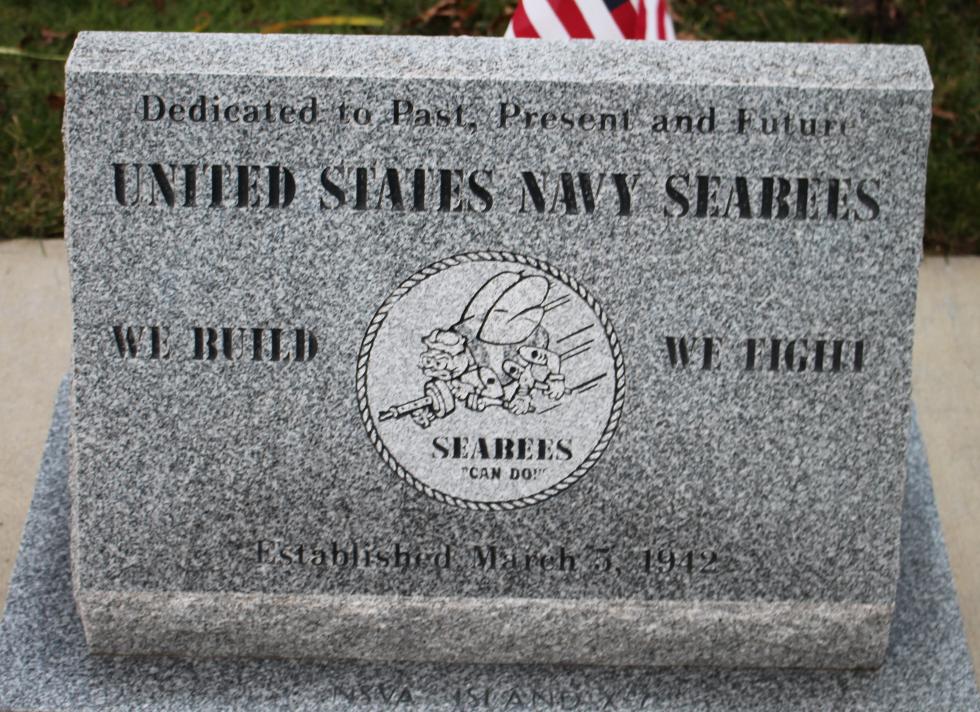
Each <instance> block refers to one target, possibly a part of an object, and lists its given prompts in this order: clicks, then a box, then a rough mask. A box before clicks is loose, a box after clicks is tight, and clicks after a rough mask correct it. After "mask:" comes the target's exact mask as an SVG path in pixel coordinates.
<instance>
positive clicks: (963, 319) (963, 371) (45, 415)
mask: <svg viewBox="0 0 980 712" xmlns="http://www.w3.org/2000/svg"><path fill="white" fill-rule="evenodd" d="M70 330H71V319H70V311H69V303H68V269H67V264H66V260H65V247H64V243H62V242H61V241H60V240H44V241H34V240H17V241H13V242H0V388H2V389H3V390H2V393H3V397H2V398H0V603H2V601H3V600H4V599H5V598H6V593H7V582H8V580H9V578H10V572H11V568H12V566H13V562H14V559H15V557H16V555H17V547H18V545H19V543H20V532H21V528H22V527H23V524H24V518H25V516H26V515H27V508H28V505H29V504H30V496H31V491H32V489H33V486H34V477H35V474H36V473H37V469H38V465H39V464H40V462H41V450H42V448H43V446H44V440H45V437H46V435H47V429H48V420H49V418H50V416H51V409H52V406H53V404H54V396H55V391H56V389H57V386H58V382H59V381H60V379H61V376H62V374H64V373H65V371H66V370H67V369H68V363H69V346H70V335H71V334H70ZM978 353H980V258H974V257H964V258H957V259H952V260H945V259H943V258H928V259H926V261H925V262H924V263H923V265H922V270H921V273H920V284H919V306H918V314H917V317H916V339H915V353H914V368H913V390H914V396H915V401H916V405H917V406H918V409H919V418H920V423H921V425H922V431H923V434H924V436H925V441H926V449H927V450H928V453H929V464H930V466H931V468H932V474H933V478H934V481H935V487H936V500H937V503H938V506H939V514H940V517H941V519H942V522H943V529H944V531H945V535H946V544H947V546H948V547H949V555H950V559H951V562H952V566H953V576H954V578H955V581H956V587H957V591H958V594H959V599H960V606H961V608H962V610H963V616H964V619H965V621H966V626H967V637H968V639H969V642H970V648H971V650H972V652H973V658H974V660H975V661H976V660H980V566H977V563H978V561H977V559H978V554H980V516H978V515H977V514H976V512H977V511H978V509H980V362H978V361H977V360H975V359H974V358H973V357H974V355H976V354H978Z"/></svg>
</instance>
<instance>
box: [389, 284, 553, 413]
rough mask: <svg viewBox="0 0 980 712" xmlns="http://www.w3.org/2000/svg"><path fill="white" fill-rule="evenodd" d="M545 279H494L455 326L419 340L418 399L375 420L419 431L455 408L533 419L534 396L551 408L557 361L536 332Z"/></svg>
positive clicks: (544, 307)
mask: <svg viewBox="0 0 980 712" xmlns="http://www.w3.org/2000/svg"><path fill="white" fill-rule="evenodd" d="M550 289H551V285H550V283H549V281H548V279H547V278H545V277H542V276H538V275H525V274H521V273H519V272H501V273H499V274H497V275H495V276H494V277H492V278H490V279H489V280H487V281H486V282H485V283H484V284H483V286H482V287H480V289H479V290H477V292H476V294H474V295H473V298H472V299H470V301H469V303H468V304H467V305H466V308H465V309H464V310H463V314H462V316H461V317H460V319H459V321H458V322H456V323H455V324H453V325H452V326H450V327H449V328H446V329H440V328H436V329H433V330H432V331H431V332H430V333H429V334H428V335H427V336H424V337H422V344H423V346H424V347H425V350H424V351H423V352H422V355H421V357H420V359H419V368H420V369H421V371H422V374H423V375H424V376H425V377H426V378H427V379H428V380H427V381H426V383H425V385H424V386H423V395H422V396H421V397H420V398H417V399H415V400H412V401H408V402H407V403H402V404H400V405H395V406H393V407H390V408H387V409H386V410H383V411H382V412H381V413H380V414H379V418H378V419H379V420H380V421H385V420H392V419H396V418H402V417H404V416H406V415H408V416H411V418H412V420H413V421H414V422H415V423H416V424H418V425H419V426H420V427H422V428H427V427H429V426H430V425H431V424H432V423H433V422H434V421H435V420H436V419H439V418H445V417H447V416H448V415H450V414H452V413H453V412H454V411H455V410H456V407H457V404H462V405H463V406H464V407H466V408H468V409H470V410H474V411H484V410H486V409H487V408H491V407H497V408H503V409H506V410H507V411H508V412H509V413H511V414H513V415H526V414H528V413H533V412H535V405H534V394H535V393H542V394H544V395H545V396H547V397H548V398H550V399H551V400H553V401H558V400H561V399H562V398H563V397H564V396H565V376H564V375H563V374H562V372H561V357H560V356H559V355H558V354H557V353H556V352H555V351H553V350H551V349H549V342H550V338H551V337H550V334H549V333H548V330H547V329H546V328H545V327H544V326H542V324H541V321H542V319H543V318H544V315H545V313H546V312H547V311H548V310H549V309H552V308H555V307H556V306H560V304H561V303H562V299H557V300H555V301H554V302H552V303H550V304H549V303H548V302H547V298H548V292H549V291H550Z"/></svg>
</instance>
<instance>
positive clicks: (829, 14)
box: [0, 0, 980, 253]
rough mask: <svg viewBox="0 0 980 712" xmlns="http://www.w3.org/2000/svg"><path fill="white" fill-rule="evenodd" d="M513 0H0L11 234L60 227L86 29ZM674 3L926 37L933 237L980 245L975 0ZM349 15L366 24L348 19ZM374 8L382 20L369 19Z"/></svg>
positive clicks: (805, 25)
mask: <svg viewBox="0 0 980 712" xmlns="http://www.w3.org/2000/svg"><path fill="white" fill-rule="evenodd" d="M515 2H516V0H510V2H509V3H508V2H507V0H493V1H491V2H477V1H476V0H439V1H438V2H435V3H434V4H433V3H432V0H359V2H357V3H344V2H340V1H339V0H289V1H288V2H287V1H285V0H270V1H264V2H256V1H249V0H244V1H240V2H236V1H234V0H210V1H209V2H204V0H192V1H189V2H186V1H185V2H175V1H174V0H169V1H168V0H94V1H92V2H80V1H78V0H74V1H71V2H57V1H55V0H38V1H36V2H29V1H28V0H0V47H6V48H8V50H6V52H4V51H0V238H5V237H19V236H39V237H40V236H58V235H60V234H62V230H63V223H62V214H61V209H62V202H63V200H64V191H63V174H62V170H63V156H62V147H61V109H62V105H63V102H64V96H63V82H64V76H63V72H62V63H61V61H60V59H59V58H63V57H64V56H66V55H67V54H68V52H69V50H70V49H71V45H72V42H73V41H74V36H75V34H76V33H77V32H78V31H79V30H82V29H88V30H121V29H126V30H151V31H152V30H156V31H163V30H167V31H184V32H190V31H205V32H259V31H261V30H262V29H263V28H267V27H269V26H271V25H275V24H280V25H281V23H288V25H287V28H286V30H285V31H288V32H358V33H367V32H382V33H412V34H447V33H451V34H489V35H499V34H502V33H503V31H504V28H505V27H506V23H507V19H508V17H507V12H508V11H509V10H510V9H512V7H513V4H514V3H515ZM673 11H674V14H675V17H676V24H677V28H678V30H679V32H680V33H681V35H682V36H683V37H689V38H692V39H693V38H697V39H733V40H766V41H786V42H828V41H829V42H897V43H912V44H921V45H923V47H925V50H926V53H927V55H928V56H929V63H930V66H931V68H932V73H933V77H934V79H935V84H936V91H935V99H934V104H935V112H934V117H933V134H932V145H931V152H930V157H929V187H928V196H927V234H926V244H927V246H929V247H932V248H935V249H941V250H946V251H954V252H977V253H980V214H978V213H980V199H977V198H976V197H975V196H976V195H977V193H978V192H980V161H978V155H977V154H978V149H980V141H978V133H977V122H978V107H977V100H978V99H977V98H978V90H977V81H978V71H977V70H978V67H977V48H978V46H980V42H978V36H977V35H978V27H980V5H978V4H977V3H976V2H975V0H963V1H957V2H946V3H940V2H926V0H895V1H892V0H838V1H831V2H827V1H823V2H821V1H819V0H797V1H795V2H794V1H792V0H734V1H729V2H713V1H711V0H674V2H673ZM350 16H358V17H360V18H362V20H361V21H360V22H361V24H357V23H356V22H354V21H347V24H345V20H344V18H348V17H350ZM314 18H330V19H327V20H319V21H316V20H314ZM363 18H368V20H363ZM371 19H374V20H377V21H380V26H365V25H364V23H366V22H371ZM304 21H307V22H304ZM335 22H336V23H341V24H330V23H335ZM25 54H26V55H29V56H24V55H25Z"/></svg>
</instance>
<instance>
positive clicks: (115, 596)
mask: <svg viewBox="0 0 980 712" xmlns="http://www.w3.org/2000/svg"><path fill="white" fill-rule="evenodd" d="M75 597H76V603H77V607H78V612H79V617H80V618H81V620H82V623H83V629H84V631H85V637H86V641H87V643H88V645H89V647H90V649H91V651H92V652H93V653H98V654H111V655H166V656H177V657H206V658H225V657H268V658H294V659H321V660H362V661H387V662H396V661H406V660H412V661H423V662H441V663H460V662H466V663H471V662H483V663H502V664H515V663H527V662H531V661H535V662H539V663H546V664H559V665H600V666H615V667H675V666H697V667H720V668H811V669H873V668H877V667H879V666H880V665H881V664H882V662H883V661H884V658H885V654H886V650H887V645H888V636H889V631H890V626H891V619H892V615H893V612H894V604H892V603H881V604H872V603H831V602H810V601H778V602H765V601H748V602H746V601H706V600H700V601H632V600H622V599H620V600H602V599H595V598H591V599H571V600H569V599H540V598H538V599H520V598H473V597H460V598H450V597H431V598H430V597H420V596H394V595H393V596H382V595H361V594H356V595H349V596H335V595H321V594H314V595H298V594H295V595H294V594H257V593H200V592H184V591H172V592H166V593H164V592H159V593H152V592H143V591H108V590H83V591H78V590H76V591H75ZM245 621H248V623H249V624H248V625H243V623H244V622H245ZM514 631H523V632H517V633H515V632H514ZM501 638H505V639H506V640H507V644H506V645H500V641H501ZM582 641H588V644H587V645H582V644H581V643H582Z"/></svg>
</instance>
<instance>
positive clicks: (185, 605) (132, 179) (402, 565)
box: [64, 33, 931, 668]
mask: <svg viewBox="0 0 980 712" xmlns="http://www.w3.org/2000/svg"><path fill="white" fill-rule="evenodd" d="M66 86H67V90H66V91H67V93H66V102H67V103H66V113H65V124H64V137H65V147H66V157H67V159H66V160H67V175H66V182H67V190H68V193H67V201H66V219H67V226H68V239H69V248H70V261H71V276H72V302H73V309H74V360H73V367H72V378H71V433H72V436H71V484H70V487H71V496H72V514H71V555H72V556H71V558H72V566H73V587H74V597H75V601H76V603H77V607H78V613H79V616H80V619H81V623H82V626H83V628H84V633H85V637H86V639H87V642H88V645H89V646H90V648H91V650H92V651H93V652H95V653H115V654H140V655H151V654H165V655H178V656H190V657H200V656H204V657H215V656H218V657H223V656H256V657H279V658H289V657H299V658H327V659H348V658H352V659H360V660H369V661H424V662H442V663H466V662H484V663H514V662H521V663H528V662H534V663H585V664H599V665H611V666H618V665H630V666H666V665H683V666H691V665H697V666H723V667H819V668H874V667H876V666H878V665H880V664H881V663H882V661H883V659H884V657H885V653H886V648H887V644H888V636H889V627H890V623H891V621H892V616H893V611H894V608H895V601H896V584H897V580H898V573H899V561H900V558H899V557H900V547H899V538H900V529H901V513H902V502H903V492H904V482H905V477H906V464H905V463H906V453H907V447H908V432H909V421H910V399H909V394H910V365H911V363H910V362H911V340H912V323H913V314H914V306H915V286H916V269H917V265H918V261H919V257H920V250H921V236H922V225H923V201H924V187H925V164H926V153H927V145H928V135H929V121H930V105H931V103H930V102H931V81H930V78H929V72H928V68H927V66H926V62H925V59H924V56H923V53H922V51H921V50H920V49H918V48H912V47H880V46H831V45H827V46H819V45H812V46H793V45H758V44H724V43H705V44H697V43H690V44H685V43H667V44H663V45H655V44H643V43H619V44H613V43H584V44H571V45H569V44H552V43H535V42H522V41H504V40H478V39H468V38H455V39H449V38H442V39H422V38H380V37H376V38H366V37H318V38H312V37H291V36H281V37H258V36H255V37H248V36H231V35H225V36H222V35H211V36H203V35H179V34H129V33H83V34H81V35H80V36H79V38H78V41H77V42H76V45H75V48H74V50H73V51H72V54H71V57H70V59H69V61H68V65H67V78H66Z"/></svg>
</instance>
